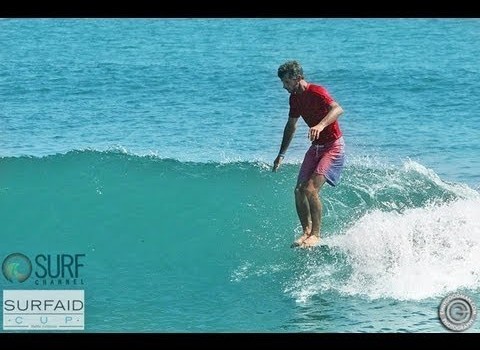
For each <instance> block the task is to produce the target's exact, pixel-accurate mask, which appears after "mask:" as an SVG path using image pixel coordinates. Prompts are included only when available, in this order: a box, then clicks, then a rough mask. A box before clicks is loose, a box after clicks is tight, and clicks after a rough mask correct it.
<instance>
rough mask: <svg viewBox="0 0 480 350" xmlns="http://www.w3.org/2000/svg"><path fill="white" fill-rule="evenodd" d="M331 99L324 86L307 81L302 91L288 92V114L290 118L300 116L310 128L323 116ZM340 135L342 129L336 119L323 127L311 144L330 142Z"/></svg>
mask: <svg viewBox="0 0 480 350" xmlns="http://www.w3.org/2000/svg"><path fill="white" fill-rule="evenodd" d="M333 101H334V100H333V98H332V97H331V96H330V94H329V93H328V91H327V90H326V89H325V88H324V87H322V86H320V85H315V84H310V83H309V84H308V85H307V89H306V90H305V91H304V92H302V93H300V94H290V112H289V113H288V116H289V117H290V118H299V117H300V116H301V117H302V118H303V120H305V123H307V125H308V126H309V127H310V128H311V127H312V126H315V125H317V124H318V123H320V121H321V120H322V119H323V118H325V116H326V115H327V114H328V111H329V110H330V103H332V102H333ZM341 136H342V131H341V130H340V125H339V124H338V121H337V120H336V121H334V122H333V123H331V124H330V125H328V126H327V127H326V128H325V129H323V131H322V132H321V133H320V137H319V138H318V139H316V140H315V141H313V144H323V143H328V142H332V141H335V140H336V139H338V138H339V137H341Z"/></svg>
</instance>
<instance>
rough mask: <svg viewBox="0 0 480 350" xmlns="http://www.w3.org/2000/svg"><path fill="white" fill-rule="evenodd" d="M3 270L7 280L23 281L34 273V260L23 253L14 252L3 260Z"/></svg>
mask: <svg viewBox="0 0 480 350" xmlns="http://www.w3.org/2000/svg"><path fill="white" fill-rule="evenodd" d="M2 272H3V276H5V278H6V279H7V281H9V282H12V283H23V282H25V281H26V280H27V279H28V278H29V277H30V275H31V274H32V262H31V261H30V259H29V258H28V256H26V255H24V254H22V253H12V254H10V255H8V256H7V257H6V258H5V260H3V264H2Z"/></svg>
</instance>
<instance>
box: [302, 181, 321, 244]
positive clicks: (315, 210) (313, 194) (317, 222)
mask: <svg viewBox="0 0 480 350" xmlns="http://www.w3.org/2000/svg"><path fill="white" fill-rule="evenodd" d="M325 180H326V179H325V176H323V175H320V174H313V175H312V177H311V179H310V180H309V181H308V182H307V184H306V186H305V191H304V193H305V196H306V198H307V200H308V207H309V211H310V217H311V219H312V229H311V231H310V235H309V237H308V238H307V239H305V240H304V241H303V243H302V247H311V246H314V245H316V244H318V242H319V241H320V228H321V225H322V201H321V199H320V195H319V191H320V188H321V187H322V186H323V184H324V183H325Z"/></svg>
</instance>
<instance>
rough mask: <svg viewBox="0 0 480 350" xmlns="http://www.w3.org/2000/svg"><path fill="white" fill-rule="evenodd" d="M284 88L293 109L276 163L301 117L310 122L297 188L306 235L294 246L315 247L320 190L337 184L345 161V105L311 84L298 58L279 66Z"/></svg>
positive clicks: (277, 165)
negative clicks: (339, 121) (340, 121)
mask: <svg viewBox="0 0 480 350" xmlns="http://www.w3.org/2000/svg"><path fill="white" fill-rule="evenodd" d="M277 74H278V77H279V78H280V80H281V81H282V83H283V88H284V89H286V90H287V91H288V92H289V93H290V100H289V104H290V110H289V113H288V120H287V123H286V125H285V128H284V131H283V138H282V143H281V146H280V151H279V153H278V156H277V157H276V158H275V161H274V162H273V171H274V172H275V171H277V169H278V168H279V167H280V164H281V163H282V161H283V159H284V158H285V153H286V151H287V149H288V146H289V145H290V142H291V141H292V138H293V135H294V134H295V130H296V128H297V121H298V119H299V117H302V118H303V120H304V121H305V123H306V124H307V125H308V127H309V130H308V138H309V140H310V141H311V145H310V147H309V148H308V150H307V151H306V153H305V157H304V159H303V162H302V165H301V167H300V171H299V173H298V178H297V184H296V187H295V206H296V210H297V214H298V218H299V219H300V224H301V225H302V230H303V234H302V235H301V236H300V237H299V238H298V239H297V240H295V241H294V243H293V244H292V247H301V248H307V247H313V246H315V245H317V244H318V243H319V241H320V228H321V222H322V202H321V199H320V195H319V191H320V189H321V188H322V186H323V184H324V183H325V182H327V183H328V184H330V185H331V186H336V185H337V184H338V182H339V181H340V175H341V172H342V170H343V167H344V161H345V153H344V148H345V143H344V139H343V136H342V131H341V129H340V125H339V123H338V120H337V119H338V118H339V117H340V115H341V114H342V113H343V109H342V107H341V106H340V105H339V104H338V103H337V102H336V101H335V100H334V99H333V98H332V96H331V95H330V93H329V92H328V91H327V90H326V89H325V88H324V87H323V86H320V85H318V84H313V83H309V82H307V81H306V80H305V77H304V75H303V68H302V66H301V65H300V63H299V62H298V61H287V62H285V63H283V64H282V65H280V67H279V68H278V72H277Z"/></svg>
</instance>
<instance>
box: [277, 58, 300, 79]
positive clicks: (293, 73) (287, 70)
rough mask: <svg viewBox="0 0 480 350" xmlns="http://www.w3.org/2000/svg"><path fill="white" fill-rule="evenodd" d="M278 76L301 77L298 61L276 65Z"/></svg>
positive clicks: (281, 77)
mask: <svg viewBox="0 0 480 350" xmlns="http://www.w3.org/2000/svg"><path fill="white" fill-rule="evenodd" d="M278 77H279V78H280V79H283V78H284V77H288V78H298V77H300V78H301V79H303V78H304V77H303V68H302V66H301V65H300V63H298V61H287V62H285V63H284V64H282V65H281V66H280V67H278Z"/></svg>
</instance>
